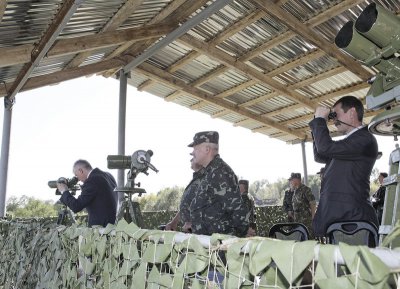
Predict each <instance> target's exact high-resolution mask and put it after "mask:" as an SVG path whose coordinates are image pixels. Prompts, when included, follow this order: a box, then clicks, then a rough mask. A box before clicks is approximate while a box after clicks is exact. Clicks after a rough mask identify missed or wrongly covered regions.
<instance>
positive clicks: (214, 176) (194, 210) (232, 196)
mask: <svg viewBox="0 0 400 289" xmlns="http://www.w3.org/2000/svg"><path fill="white" fill-rule="evenodd" d="M218 141H219V134H218V132H216V131H203V132H198V133H196V134H195V136H194V137H193V142H192V143H191V144H189V147H193V152H192V153H191V155H192V156H193V161H194V162H196V163H198V164H200V165H201V166H203V167H204V168H205V172H204V177H203V178H202V180H201V182H200V184H199V186H198V188H197V190H196V197H195V198H194V199H193V201H192V203H191V204H190V219H191V221H192V224H191V230H192V232H193V233H195V234H203V235H211V234H213V233H221V234H229V235H235V236H238V237H243V236H246V234H247V230H248V227H249V224H248V222H249V212H248V211H247V210H246V207H245V206H244V205H243V202H242V198H241V197H240V192H239V187H238V181H237V177H236V175H235V173H234V172H233V170H232V169H231V168H230V167H229V166H228V165H227V164H226V163H225V162H224V161H223V160H222V159H221V157H220V156H219V154H218V150H219V146H218Z"/></svg>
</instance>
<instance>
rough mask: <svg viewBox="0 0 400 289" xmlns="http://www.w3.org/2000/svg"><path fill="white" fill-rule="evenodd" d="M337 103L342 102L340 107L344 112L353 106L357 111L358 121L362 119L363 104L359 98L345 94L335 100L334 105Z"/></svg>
mask: <svg viewBox="0 0 400 289" xmlns="http://www.w3.org/2000/svg"><path fill="white" fill-rule="evenodd" d="M339 103H341V104H342V109H343V111H344V112H347V111H348V110H349V109H350V108H352V107H354V108H355V110H356V112H357V118H358V120H359V121H362V120H363V117H364V105H363V104H362V102H361V100H359V99H358V98H357V97H355V96H351V95H347V96H343V97H342V98H341V99H339V100H338V101H336V102H335V104H334V105H333V106H334V107H335V106H336V105H338V104H339Z"/></svg>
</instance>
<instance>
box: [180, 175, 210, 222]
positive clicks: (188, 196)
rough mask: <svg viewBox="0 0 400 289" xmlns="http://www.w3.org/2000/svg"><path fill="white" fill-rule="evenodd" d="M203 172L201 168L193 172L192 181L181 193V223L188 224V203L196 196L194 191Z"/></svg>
mask: <svg viewBox="0 0 400 289" xmlns="http://www.w3.org/2000/svg"><path fill="white" fill-rule="evenodd" d="M204 171H205V169H204V168H202V169H201V170H199V171H197V172H194V173H193V178H192V180H191V181H190V183H189V184H188V185H187V186H186V188H185V190H184V191H183V194H182V199H181V203H180V205H179V217H180V220H181V222H182V223H185V222H190V203H191V202H192V200H193V199H194V197H195V195H196V190H197V187H198V186H199V184H200V182H201V179H202V177H203V175H204Z"/></svg>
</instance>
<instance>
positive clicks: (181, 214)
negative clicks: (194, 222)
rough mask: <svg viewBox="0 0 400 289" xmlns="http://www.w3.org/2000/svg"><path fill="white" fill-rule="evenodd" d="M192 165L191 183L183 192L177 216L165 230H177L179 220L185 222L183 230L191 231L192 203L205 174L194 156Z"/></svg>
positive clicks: (191, 161)
mask: <svg viewBox="0 0 400 289" xmlns="http://www.w3.org/2000/svg"><path fill="white" fill-rule="evenodd" d="M190 167H191V168H192V170H193V171H194V172H193V178H192V180H191V181H190V183H189V184H188V185H187V186H186V188H185V190H184V191H183V194H182V199H181V203H180V205H179V211H178V212H177V213H176V215H175V217H174V218H173V219H172V220H171V221H170V222H169V223H168V224H167V225H166V226H165V230H172V231H175V230H176V228H177V226H178V223H179V221H181V223H182V224H183V227H182V231H184V232H185V233H190V227H191V221H190V203H191V202H192V200H193V199H194V197H195V194H196V190H197V187H198V186H199V184H200V181H201V178H202V177H203V175H204V168H203V167H202V166H201V165H199V164H196V163H195V162H194V161H193V158H192V159H191V160H190Z"/></svg>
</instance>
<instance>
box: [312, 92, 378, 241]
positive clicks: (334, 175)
mask: <svg viewBox="0 0 400 289" xmlns="http://www.w3.org/2000/svg"><path fill="white" fill-rule="evenodd" d="M330 112H333V114H330ZM328 115H329V117H330V118H332V119H333V120H334V124H335V126H336V128H337V130H338V131H339V132H341V133H343V134H346V136H345V138H344V139H342V140H339V141H333V140H332V138H331V137H330V135H329V130H328V127H327V120H328ZM363 115H364V107H363V105H362V103H361V101H360V100H359V99H357V98H356V97H354V96H345V97H342V98H341V99H339V100H338V101H337V102H336V103H335V104H334V106H333V109H332V111H331V110H330V109H329V108H326V107H318V108H317V109H316V111H315V118H314V119H313V120H312V121H311V122H310V123H309V125H310V127H311V131H312V134H313V138H314V158H315V161H317V162H320V163H325V164H326V167H325V172H324V178H323V180H322V184H321V196H320V201H319V204H318V209H317V212H316V215H315V218H314V220H313V229H314V233H315V236H316V237H323V236H324V235H325V233H326V229H327V227H328V226H329V225H330V224H331V223H333V222H338V221H370V222H372V223H373V224H375V225H376V226H378V220H377V217H376V214H375V211H374V209H373V207H372V206H371V202H370V201H369V191H370V184H369V177H370V175H371V171H372V168H373V166H374V164H375V160H376V157H377V155H378V144H377V142H376V139H375V137H374V136H373V135H372V134H371V133H370V132H369V131H368V128H367V127H366V126H363V125H362V119H363Z"/></svg>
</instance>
